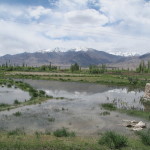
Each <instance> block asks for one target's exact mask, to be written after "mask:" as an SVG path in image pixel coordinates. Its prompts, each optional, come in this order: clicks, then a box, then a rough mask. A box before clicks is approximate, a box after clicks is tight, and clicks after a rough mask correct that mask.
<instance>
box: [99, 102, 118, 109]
mask: <svg viewBox="0 0 150 150" xmlns="http://www.w3.org/2000/svg"><path fill="white" fill-rule="evenodd" d="M101 106H102V107H103V108H104V109H106V110H110V111H112V110H116V109H117V108H116V106H115V105H114V104H113V103H105V104H102V105H101Z"/></svg>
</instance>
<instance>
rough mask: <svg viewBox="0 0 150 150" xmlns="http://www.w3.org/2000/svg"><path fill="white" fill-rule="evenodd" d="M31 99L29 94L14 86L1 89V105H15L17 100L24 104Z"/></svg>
mask: <svg viewBox="0 0 150 150" xmlns="http://www.w3.org/2000/svg"><path fill="white" fill-rule="evenodd" d="M29 99H30V95H29V93H28V92H25V91H22V90H21V89H18V88H16V87H13V86H12V87H11V88H8V87H6V86H1V87H0V103H5V104H13V103H14V101H15V100H18V101H19V102H23V101H25V100H29Z"/></svg>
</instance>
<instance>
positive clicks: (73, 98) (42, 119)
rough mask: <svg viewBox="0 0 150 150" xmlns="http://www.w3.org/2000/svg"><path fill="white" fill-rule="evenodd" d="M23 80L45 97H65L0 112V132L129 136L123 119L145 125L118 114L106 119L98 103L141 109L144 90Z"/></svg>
mask: <svg viewBox="0 0 150 150" xmlns="http://www.w3.org/2000/svg"><path fill="white" fill-rule="evenodd" d="M23 81H24V82H27V83H29V84H31V85H32V86H33V87H35V88H37V89H40V90H44V91H46V93H47V94H48V95H52V96H54V97H64V99H55V98H54V99H50V100H47V101H45V102H43V103H40V104H36V105H29V106H24V107H20V108H16V109H12V110H9V111H3V112H0V130H15V129H16V128H19V129H23V130H25V131H26V132H29V133H32V132H33V133H34V132H35V131H41V132H45V131H50V132H53V131H55V130H56V129H60V128H62V127H65V128H67V129H69V130H71V131H75V133H76V134H77V135H79V136H80V135H81V136H95V135H98V134H99V133H101V132H104V131H107V130H114V131H117V132H120V133H123V134H128V135H132V132H131V130H129V129H127V128H125V127H124V126H123V125H122V123H123V122H122V120H123V119H125V120H136V121H141V120H142V121H144V122H146V121H145V120H144V119H141V118H136V117H133V116H128V115H126V114H122V113H119V112H117V111H112V112H110V114H109V115H106V116H104V115H101V114H102V113H103V112H105V111H106V110H104V109H103V108H102V107H101V105H100V104H101V103H108V102H113V103H115V104H116V105H117V106H118V107H127V108H129V107H134V108H137V109H144V106H143V105H142V104H141V103H140V98H141V96H143V94H144V92H143V91H135V90H131V91H129V90H128V89H127V88H125V87H123V88H121V87H115V86H107V85H100V84H91V83H77V82H59V81H43V80H23ZM5 91H6V90H5ZM11 95H13V94H11ZM16 95H19V94H16ZM18 111H19V112H21V116H20V117H16V116H14V115H13V114H14V113H15V112H18ZM52 120H53V121H52ZM146 123H147V127H148V128H149V127H150V123H149V122H148V121H147V122H146Z"/></svg>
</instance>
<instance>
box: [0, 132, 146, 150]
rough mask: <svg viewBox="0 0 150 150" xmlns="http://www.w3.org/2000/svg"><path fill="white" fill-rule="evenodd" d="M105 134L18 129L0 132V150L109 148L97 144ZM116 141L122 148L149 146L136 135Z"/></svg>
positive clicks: (142, 148) (143, 147)
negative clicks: (59, 134) (69, 134)
mask: <svg viewBox="0 0 150 150" xmlns="http://www.w3.org/2000/svg"><path fill="white" fill-rule="evenodd" d="M105 134H106V133H104V134H103V135H102V136H100V137H77V136H76V137H59V138H58V137H55V136H53V135H50V134H43V133H42V134H41V133H40V132H37V133H36V134H24V132H20V131H19V132H18V130H17V131H15V132H10V133H9V134H8V132H1V133H0V150H110V148H109V147H108V144H99V142H100V140H101V139H103V138H104V136H105ZM37 135H38V136H37ZM115 135H117V139H118V134H117V133H115ZM113 137H114V136H113ZM107 138H108V136H107ZM120 139H121V140H120ZM104 141H105V140H104ZM118 141H122V142H117V143H121V144H117V145H119V147H120V149H122V150H131V149H132V150H149V146H148V145H145V144H143V143H142V141H141V139H140V138H139V136H137V135H135V136H133V137H129V138H128V140H127V146H126V140H125V142H123V141H124V140H122V138H120V135H119V140H118ZM115 143H116V142H115ZM124 146H125V147H124ZM117 147H118V146H117Z"/></svg>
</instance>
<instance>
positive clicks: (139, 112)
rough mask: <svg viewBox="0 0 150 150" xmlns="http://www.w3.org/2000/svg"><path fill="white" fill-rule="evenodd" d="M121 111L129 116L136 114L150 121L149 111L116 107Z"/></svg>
mask: <svg viewBox="0 0 150 150" xmlns="http://www.w3.org/2000/svg"><path fill="white" fill-rule="evenodd" d="M118 111H119V112H121V113H126V114H127V115H130V116H136V117H140V118H144V119H146V120H149V121H150V112H146V111H142V110H131V109H118Z"/></svg>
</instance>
